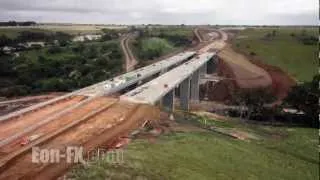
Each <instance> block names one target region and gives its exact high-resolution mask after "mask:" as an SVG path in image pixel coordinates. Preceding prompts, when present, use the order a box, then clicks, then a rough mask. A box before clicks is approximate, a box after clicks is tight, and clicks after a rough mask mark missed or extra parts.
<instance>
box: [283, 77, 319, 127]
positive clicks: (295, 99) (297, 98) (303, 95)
mask: <svg viewBox="0 0 320 180" xmlns="http://www.w3.org/2000/svg"><path fill="white" fill-rule="evenodd" d="M319 81H320V75H315V76H314V77H313V80H312V81H311V82H306V83H303V84H299V85H297V86H295V87H293V88H292V89H291V91H290V92H289V94H288V97H287V98H286V99H285V101H284V103H286V104H288V105H291V106H292V107H294V108H296V109H298V110H300V111H303V112H304V113H305V116H306V123H307V124H309V125H310V126H312V127H315V128H318V127H319V119H318V115H319V114H320V111H319V104H318V103H319V97H320V90H319Z"/></svg>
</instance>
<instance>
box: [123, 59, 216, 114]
mask: <svg viewBox="0 0 320 180" xmlns="http://www.w3.org/2000/svg"><path fill="white" fill-rule="evenodd" d="M215 58H216V53H202V54H200V55H198V56H196V57H194V58H193V59H191V60H190V61H188V62H185V63H184V64H182V65H180V66H178V67H176V68H174V69H172V70H171V71H169V72H167V73H165V74H163V75H161V76H159V77H158V78H156V79H154V80H152V81H150V82H148V83H146V84H144V85H141V86H139V87H138V88H136V89H134V90H132V91H130V92H128V93H126V94H124V95H122V96H120V100H124V101H129V102H135V103H142V104H151V105H155V104H157V103H159V102H162V105H163V106H164V108H165V109H167V110H169V111H173V110H174V96H175V91H176V89H177V88H179V91H180V106H181V108H182V109H183V110H185V111H188V110H189V101H190V100H192V101H199V82H200V78H201V77H205V75H206V74H207V71H208V69H210V70H212V69H215V63H214V61H215V60H216V59H215ZM208 65H209V66H210V67H209V68H208Z"/></svg>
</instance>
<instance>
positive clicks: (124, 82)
mask: <svg viewBox="0 0 320 180" xmlns="http://www.w3.org/2000/svg"><path fill="white" fill-rule="evenodd" d="M195 53H196V52H193V51H188V52H183V53H179V54H178V55H175V56H172V57H170V58H168V59H165V60H162V61H159V62H156V63H154V64H151V65H149V66H146V67H142V68H139V69H137V70H134V71H131V72H128V73H126V74H123V75H120V76H117V77H115V78H112V79H109V80H106V81H103V82H100V83H98V84H95V85H94V86H91V87H90V88H87V89H86V91H84V92H83V93H80V94H81V95H90V94H91V95H95V94H104V95H109V94H112V93H115V92H117V91H120V90H122V89H124V88H126V87H128V86H131V85H133V84H135V83H137V82H139V81H141V80H144V79H146V78H148V77H151V76H152V75H154V74H156V73H159V72H161V71H162V70H166V69H167V68H170V67H172V66H174V65H175V64H179V63H181V62H183V61H185V60H187V59H188V58H190V57H192V56H194V55H195Z"/></svg>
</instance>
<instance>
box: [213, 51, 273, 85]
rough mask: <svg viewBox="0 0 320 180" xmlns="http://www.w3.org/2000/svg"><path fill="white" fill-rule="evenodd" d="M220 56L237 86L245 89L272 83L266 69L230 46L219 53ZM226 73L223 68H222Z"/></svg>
mask: <svg viewBox="0 0 320 180" xmlns="http://www.w3.org/2000/svg"><path fill="white" fill-rule="evenodd" d="M219 57H220V58H221V59H222V61H223V62H224V63H225V64H226V66H228V67H229V70H231V71H232V73H229V74H230V75H231V76H232V77H229V78H233V79H234V80H235V83H236V85H237V87H239V88H241V89H242V88H243V89H251V88H265V87H269V86H271V85H272V79H271V77H270V75H269V74H268V72H266V71H265V70H264V69H262V68H260V67H258V66H256V65H254V64H252V63H251V62H250V61H248V60H247V58H246V57H245V56H243V55H241V54H238V53H236V52H235V51H233V50H232V49H231V48H230V47H227V48H225V49H224V50H223V51H221V52H220V53H219ZM221 72H222V74H224V72H223V70H221Z"/></svg>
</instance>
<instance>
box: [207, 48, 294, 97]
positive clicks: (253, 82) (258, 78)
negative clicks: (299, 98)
mask: <svg viewBox="0 0 320 180" xmlns="http://www.w3.org/2000/svg"><path fill="white" fill-rule="evenodd" d="M224 51H226V50H224ZM224 51H222V54H221V53H220V54H219V57H220V59H219V62H218V67H217V71H218V75H219V76H223V77H226V79H225V80H222V81H220V82H218V83H217V84H215V85H214V88H213V87H211V88H210V84H209V89H208V95H209V100H211V101H218V102H228V101H230V100H231V99H232V92H233V91H234V90H235V89H250V88H261V87H265V88H271V89H272V92H273V94H274V95H275V96H276V97H277V98H278V100H279V101H278V102H280V101H281V100H282V99H284V98H285V97H286V96H287V94H288V92H289V90H290V88H291V87H292V86H294V85H295V84H296V82H295V80H294V79H292V78H291V77H290V76H289V75H288V74H287V73H286V72H284V71H283V70H281V69H280V68H278V67H275V66H272V65H268V64H265V63H263V62H262V61H260V60H258V59H257V58H253V57H251V56H248V55H246V54H243V53H241V54H240V53H236V52H235V51H233V50H230V48H227V51H228V52H227V53H225V52H224ZM235 54H236V55H235ZM237 57H240V58H241V61H242V62H243V60H246V61H247V63H249V64H248V65H246V64H247V63H244V64H242V62H237V60H239V59H238V58H237ZM227 59H228V60H227ZM231 61H233V62H235V63H233V62H231ZM230 62H231V63H230ZM242 65H245V68H243V67H241V66H242ZM249 65H250V66H251V67H253V68H248V66H249ZM259 71H260V72H259ZM266 73H267V76H266ZM229 78H230V79H229Z"/></svg>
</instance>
